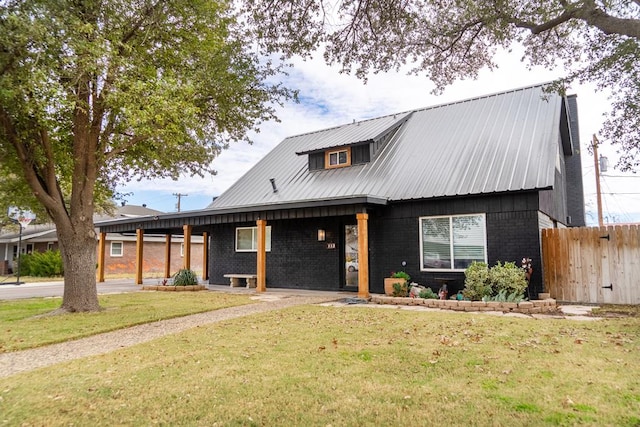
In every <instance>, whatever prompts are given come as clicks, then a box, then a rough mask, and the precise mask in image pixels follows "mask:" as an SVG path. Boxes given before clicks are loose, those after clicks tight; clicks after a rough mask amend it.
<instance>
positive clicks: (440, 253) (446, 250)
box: [422, 218, 451, 268]
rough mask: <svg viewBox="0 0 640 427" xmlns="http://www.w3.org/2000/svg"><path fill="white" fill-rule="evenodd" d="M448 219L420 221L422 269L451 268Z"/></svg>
mask: <svg viewBox="0 0 640 427" xmlns="http://www.w3.org/2000/svg"><path fill="white" fill-rule="evenodd" d="M450 236H451V232H450V224H449V218H424V219H423V220H422V241H423V246H422V250H423V252H422V257H423V261H422V262H423V266H424V268H451V244H450Z"/></svg>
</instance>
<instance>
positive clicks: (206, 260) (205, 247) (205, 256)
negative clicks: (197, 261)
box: [202, 231, 209, 280]
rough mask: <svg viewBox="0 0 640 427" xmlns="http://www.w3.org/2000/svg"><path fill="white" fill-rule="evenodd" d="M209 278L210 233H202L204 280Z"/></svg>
mask: <svg viewBox="0 0 640 427" xmlns="http://www.w3.org/2000/svg"><path fill="white" fill-rule="evenodd" d="M208 279H209V233H207V232H206V231H205V232H204V233H202V280H208Z"/></svg>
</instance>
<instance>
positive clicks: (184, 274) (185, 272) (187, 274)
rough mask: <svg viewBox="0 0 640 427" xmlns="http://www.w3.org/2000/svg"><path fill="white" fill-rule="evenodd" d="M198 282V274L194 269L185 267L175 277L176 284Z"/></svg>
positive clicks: (194, 283) (187, 284) (174, 282)
mask: <svg viewBox="0 0 640 427" xmlns="http://www.w3.org/2000/svg"><path fill="white" fill-rule="evenodd" d="M197 284H198V276H197V275H196V273H194V272H193V271H192V270H189V269H187V268H183V269H182V270H179V271H178V272H177V273H176V275H175V276H174V277H173V285H174V286H191V285H197Z"/></svg>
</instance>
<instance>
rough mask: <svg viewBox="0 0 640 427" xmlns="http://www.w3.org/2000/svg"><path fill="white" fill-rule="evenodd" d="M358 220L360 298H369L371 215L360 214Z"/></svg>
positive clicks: (357, 216)
mask: <svg viewBox="0 0 640 427" xmlns="http://www.w3.org/2000/svg"><path fill="white" fill-rule="evenodd" d="M356 218H357V219H358V298H369V226H368V220H369V215H368V214H366V213H359V214H357V215H356Z"/></svg>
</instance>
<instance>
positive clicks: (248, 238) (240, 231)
mask: <svg viewBox="0 0 640 427" xmlns="http://www.w3.org/2000/svg"><path fill="white" fill-rule="evenodd" d="M266 233H267V235H266V240H267V244H266V246H267V252H270V251H271V226H267V227H266ZM257 251H258V227H238V228H236V252H257Z"/></svg>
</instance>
